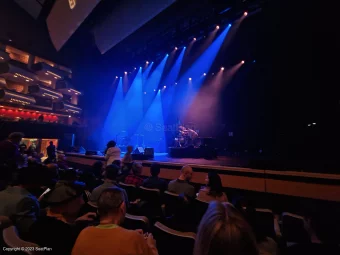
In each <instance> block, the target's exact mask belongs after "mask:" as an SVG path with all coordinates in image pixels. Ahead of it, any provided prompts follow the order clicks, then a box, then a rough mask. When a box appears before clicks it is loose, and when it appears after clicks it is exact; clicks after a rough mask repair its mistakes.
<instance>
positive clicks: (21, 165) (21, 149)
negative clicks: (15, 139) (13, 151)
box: [18, 143, 28, 169]
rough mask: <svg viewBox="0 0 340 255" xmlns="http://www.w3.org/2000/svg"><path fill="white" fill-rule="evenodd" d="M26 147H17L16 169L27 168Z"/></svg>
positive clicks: (24, 145)
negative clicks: (18, 154) (18, 156)
mask: <svg viewBox="0 0 340 255" xmlns="http://www.w3.org/2000/svg"><path fill="white" fill-rule="evenodd" d="M26 149H27V146H26V144H24V143H22V144H20V145H19V153H20V159H19V160H18V168H19V169H20V168H24V167H28V156H27V154H26Z"/></svg>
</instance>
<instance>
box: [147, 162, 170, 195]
mask: <svg viewBox="0 0 340 255" xmlns="http://www.w3.org/2000/svg"><path fill="white" fill-rule="evenodd" d="M160 170H161V167H160V165H159V164H157V163H152V165H151V167H150V173H151V176H150V177H149V178H147V179H145V180H144V181H143V185H142V186H143V187H145V188H149V189H159V190H160V191H161V192H164V191H166V190H167V189H168V184H167V182H166V181H165V180H163V179H161V178H159V177H158V175H159V173H160Z"/></svg>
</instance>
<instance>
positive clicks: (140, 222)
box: [123, 213, 149, 233]
mask: <svg viewBox="0 0 340 255" xmlns="http://www.w3.org/2000/svg"><path fill="white" fill-rule="evenodd" d="M123 228H126V229H131V230H135V229H142V230H143V232H144V233H146V232H148V231H149V220H148V218H147V217H145V216H136V215H132V214H128V213H127V214H126V215H125V220H124V223H123Z"/></svg>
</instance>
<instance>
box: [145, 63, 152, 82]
mask: <svg viewBox="0 0 340 255" xmlns="http://www.w3.org/2000/svg"><path fill="white" fill-rule="evenodd" d="M152 66H153V62H151V63H150V64H149V65H147V67H146V69H145V70H144V72H143V84H145V83H146V80H147V79H148V77H149V74H150V71H151V69H152Z"/></svg>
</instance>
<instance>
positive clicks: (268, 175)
mask: <svg viewBox="0 0 340 255" xmlns="http://www.w3.org/2000/svg"><path fill="white" fill-rule="evenodd" d="M66 156H67V161H68V162H69V164H70V165H71V166H74V167H77V168H79V169H82V168H90V166H91V165H93V163H94V162H96V161H98V160H100V161H105V158H104V157H103V156H87V155H84V154H79V153H66ZM122 156H123V155H122ZM136 162H140V163H141V164H142V165H143V172H142V175H143V176H149V175H150V165H151V164H152V163H159V164H160V166H161V172H160V177H161V178H164V179H167V180H173V179H176V178H178V176H179V175H180V169H181V167H182V166H183V165H187V164H188V165H190V166H191V167H192V168H193V170H194V175H193V179H192V182H193V183H194V184H197V185H202V184H205V178H206V175H207V173H208V172H210V171H216V172H217V173H218V174H219V175H220V176H221V180H222V185H223V187H225V188H231V189H238V190H246V191H255V192H261V193H269V194H280V195H286V196H295V197H305V198H313V199H320V200H329V201H338V202H340V196H339V194H340V175H337V174H322V173H311V172H301V171H294V170H290V171H278V170H269V169H257V168H250V167H249V164H250V159H249V158H244V157H218V158H216V159H213V160H207V159H202V158H199V159H197V158H196V159H195V158H171V157H169V155H168V154H167V153H155V157H154V158H153V159H148V160H136Z"/></svg>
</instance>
